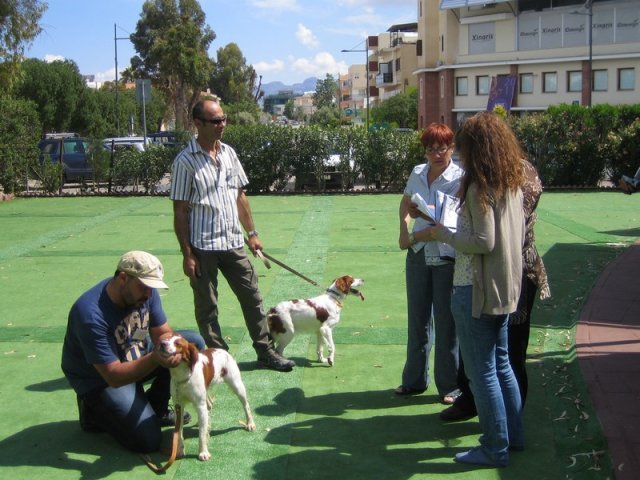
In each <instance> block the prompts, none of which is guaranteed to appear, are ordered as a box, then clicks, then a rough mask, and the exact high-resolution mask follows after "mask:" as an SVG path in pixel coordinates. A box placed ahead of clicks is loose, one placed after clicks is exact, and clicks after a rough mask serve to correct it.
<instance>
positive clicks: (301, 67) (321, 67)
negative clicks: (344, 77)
mask: <svg viewBox="0 0 640 480" xmlns="http://www.w3.org/2000/svg"><path fill="white" fill-rule="evenodd" d="M290 60H291V69H292V70H293V71H294V72H300V73H303V74H304V75H312V76H314V77H318V78H324V77H325V75H326V74H327V73H330V74H331V75H333V77H334V78H335V77H336V76H337V75H338V73H345V72H347V71H348V70H349V65H347V64H346V63H345V62H342V61H340V62H338V61H337V60H336V59H335V58H333V55H331V54H330V53H328V52H321V53H318V54H316V55H315V56H313V57H312V58H291V59H290Z"/></svg>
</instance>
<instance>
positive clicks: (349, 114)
mask: <svg viewBox="0 0 640 480" xmlns="http://www.w3.org/2000/svg"><path fill="white" fill-rule="evenodd" d="M366 107H367V69H366V65H365V64H360V65H351V66H349V71H348V72H347V73H346V74H342V75H340V110H342V113H343V116H344V117H343V118H344V119H345V120H347V121H350V122H351V123H354V124H364V123H365V115H366V110H365V109H366Z"/></svg>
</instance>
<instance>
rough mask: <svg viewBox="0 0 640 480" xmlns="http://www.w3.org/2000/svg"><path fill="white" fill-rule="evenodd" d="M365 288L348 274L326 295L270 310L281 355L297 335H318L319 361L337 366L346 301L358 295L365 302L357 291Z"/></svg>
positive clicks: (273, 333)
mask: <svg viewBox="0 0 640 480" xmlns="http://www.w3.org/2000/svg"><path fill="white" fill-rule="evenodd" d="M361 285H364V280H361V279H360V278H353V277H350V276H349V275H344V276H342V277H339V278H336V279H335V280H334V282H333V283H332V284H331V286H330V287H329V288H327V290H326V292H325V293H323V294H322V295H319V296H317V297H314V298H310V299H303V300H286V301H283V302H280V303H279V304H277V305H276V306H275V307H273V308H272V309H271V310H269V314H268V316H267V320H268V324H269V331H270V333H271V336H272V337H273V339H274V341H275V343H276V350H277V352H278V353H279V354H280V355H282V353H283V352H284V349H285V347H286V346H287V345H289V343H290V342H291V340H292V339H293V336H294V334H296V333H315V334H316V338H317V347H316V353H317V354H318V361H319V362H321V363H328V364H329V365H331V366H333V364H334V362H335V355H336V346H335V344H334V343H333V328H334V327H335V326H336V325H337V324H338V322H339V321H340V311H341V310H342V302H343V301H344V298H345V297H346V296H347V295H349V294H352V295H357V296H359V297H360V298H361V299H362V300H364V296H363V295H362V293H360V291H358V290H357V289H356V288H355V287H359V286H361ZM324 344H326V345H327V348H328V357H327V358H325V356H324V353H323V345H324Z"/></svg>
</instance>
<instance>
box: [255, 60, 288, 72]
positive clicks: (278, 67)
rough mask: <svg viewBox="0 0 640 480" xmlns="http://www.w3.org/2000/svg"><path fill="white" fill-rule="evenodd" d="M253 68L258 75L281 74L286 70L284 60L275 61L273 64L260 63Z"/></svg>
mask: <svg viewBox="0 0 640 480" xmlns="http://www.w3.org/2000/svg"><path fill="white" fill-rule="evenodd" d="M253 68H254V70H255V71H256V73H257V74H258V75H261V74H263V73H267V72H269V73H270V72H281V71H282V70H283V69H284V62H283V61H282V60H273V61H272V62H258V63H256V64H254V65H253Z"/></svg>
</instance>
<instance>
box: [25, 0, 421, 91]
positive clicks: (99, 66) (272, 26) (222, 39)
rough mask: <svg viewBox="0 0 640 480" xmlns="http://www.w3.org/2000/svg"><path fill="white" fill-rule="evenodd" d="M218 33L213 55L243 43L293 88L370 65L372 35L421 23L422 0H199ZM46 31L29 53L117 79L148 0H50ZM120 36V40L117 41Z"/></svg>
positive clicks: (272, 75) (255, 60) (270, 73)
mask: <svg viewBox="0 0 640 480" xmlns="http://www.w3.org/2000/svg"><path fill="white" fill-rule="evenodd" d="M199 2H200V6H201V8H202V10H203V11H204V13H205V15H206V22H207V24H208V25H209V26H210V27H211V29H212V30H213V31H214V32H215V33H216V39H215V40H214V41H213V42H212V43H211V46H210V48H209V55H210V56H211V57H212V58H214V59H215V58H216V52H217V51H218V49H220V48H222V47H224V46H226V45H228V44H229V43H232V42H233V43H236V44H237V45H238V46H239V47H240V50H241V51H242V54H243V55H244V57H245V59H246V61H247V63H248V64H250V65H253V67H254V69H255V70H256V73H257V74H258V75H261V76H262V83H268V82H272V81H281V82H283V83H284V84H286V85H291V84H293V83H298V82H302V81H303V80H304V79H306V78H309V77H317V78H325V75H326V74H327V73H330V74H331V75H333V76H334V78H337V75H338V74H339V73H346V72H347V69H348V67H349V65H352V64H363V63H365V53H364V51H362V52H360V53H358V52H352V53H342V52H341V50H343V49H347V50H363V49H364V46H365V43H364V40H365V38H366V37H367V36H368V35H377V34H379V33H382V32H385V31H386V30H387V29H388V28H389V27H390V26H392V25H395V24H401V23H411V22H415V21H416V15H417V10H416V9H417V2H416V0H199ZM47 3H48V4H49V7H48V9H47V11H46V12H45V13H44V15H43V17H42V19H41V21H40V24H41V26H42V28H43V31H42V32H41V33H40V35H39V36H38V37H37V38H36V39H35V40H34V42H33V43H32V45H31V47H30V48H29V49H27V51H26V56H27V57H28V58H38V59H40V60H46V61H53V60H56V59H66V60H73V61H74V62H75V63H76V64H77V65H78V68H79V69H80V73H81V74H83V75H95V77H96V81H97V82H104V81H107V80H113V79H114V78H115V64H116V53H115V50H116V44H117V63H118V72H119V74H118V75H120V73H121V72H122V70H124V69H125V68H126V67H127V66H128V65H129V62H130V59H131V57H132V56H134V55H135V54H136V52H135V50H134V48H133V45H132V44H131V42H130V41H129V39H128V37H129V35H130V34H132V33H133V32H134V31H135V29H136V23H137V22H138V20H139V19H140V14H141V12H142V5H143V4H144V0H47ZM114 38H117V40H114Z"/></svg>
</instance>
